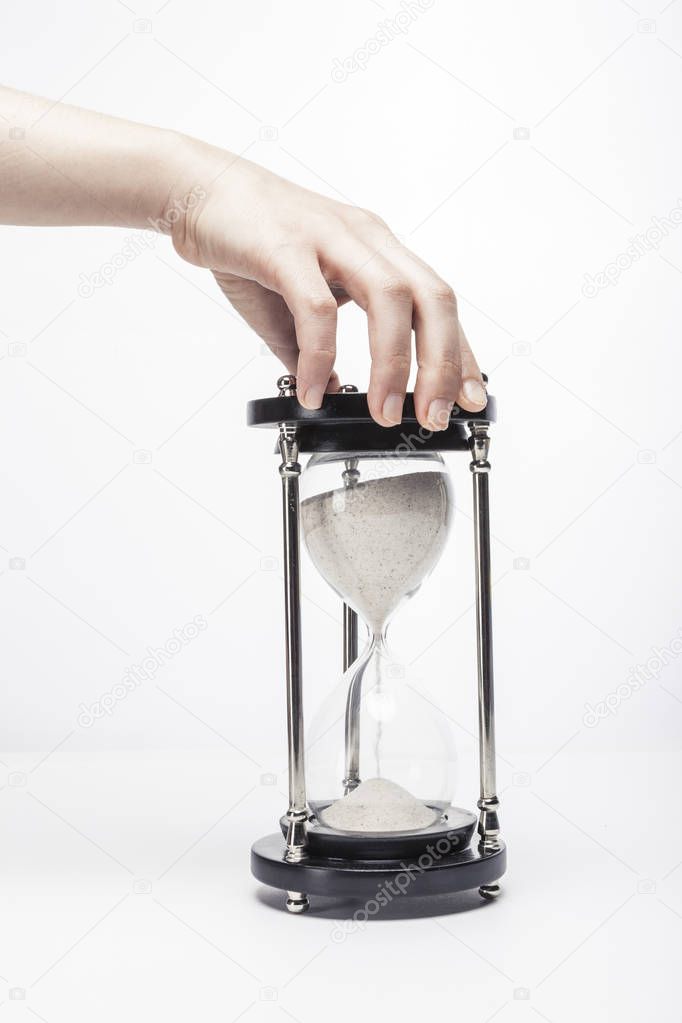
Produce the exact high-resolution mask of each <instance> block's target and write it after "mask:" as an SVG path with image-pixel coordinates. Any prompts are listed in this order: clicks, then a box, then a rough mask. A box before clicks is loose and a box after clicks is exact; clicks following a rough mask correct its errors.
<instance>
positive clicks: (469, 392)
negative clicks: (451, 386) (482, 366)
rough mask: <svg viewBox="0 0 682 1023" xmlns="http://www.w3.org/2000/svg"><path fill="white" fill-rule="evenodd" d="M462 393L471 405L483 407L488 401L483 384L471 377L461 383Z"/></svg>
mask: <svg viewBox="0 0 682 1023" xmlns="http://www.w3.org/2000/svg"><path fill="white" fill-rule="evenodd" d="M462 394H463V395H464V397H465V398H466V400H467V401H470V402H471V404H472V405H480V406H481V407H483V405H485V404H487V402H488V395H487V394H486V390H485V387H484V386H483V384H479V382H478V380H474V379H473V378H471V377H469V378H468V379H467V380H465V381H464V383H463V384H462Z"/></svg>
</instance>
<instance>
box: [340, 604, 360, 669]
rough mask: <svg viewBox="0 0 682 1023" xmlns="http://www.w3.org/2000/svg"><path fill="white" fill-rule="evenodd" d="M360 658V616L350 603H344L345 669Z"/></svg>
mask: <svg viewBox="0 0 682 1023" xmlns="http://www.w3.org/2000/svg"><path fill="white" fill-rule="evenodd" d="M357 659H358V616H357V614H356V613H355V611H354V610H353V608H352V607H348V604H344V605H343V670H344V672H346V671H348V669H349V668H350V666H351V664H352V663H353V661H357Z"/></svg>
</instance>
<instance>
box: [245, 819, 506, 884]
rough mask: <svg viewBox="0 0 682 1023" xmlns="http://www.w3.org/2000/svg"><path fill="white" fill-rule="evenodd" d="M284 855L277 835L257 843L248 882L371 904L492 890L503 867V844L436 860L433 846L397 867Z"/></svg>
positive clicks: (376, 862)
mask: <svg viewBox="0 0 682 1023" xmlns="http://www.w3.org/2000/svg"><path fill="white" fill-rule="evenodd" d="M441 848H444V847H443V846H442V847H441ZM285 852H286V847H285V844H284V841H283V839H282V836H281V835H279V834H275V835H267V836H266V837H265V838H259V839H258V841H257V842H255V843H254V845H253V847H252V849H251V872H252V874H253V876H254V877H255V878H257V879H258V880H259V881H262V883H263V884H267V885H270V886H271V887H272V888H280V889H282V890H283V891H290V892H302V893H305V894H306V895H325V896H342V897H344V896H345V897H347V898H357V899H373V898H375V897H376V896H377V893H380V892H382V891H383V892H384V893H388V894H389V895H390V896H391V897H396V896H406V897H417V896H424V895H449V894H452V893H454V892H463V891H467V890H468V889H471V888H481V887H482V886H486V885H491V884H494V882H495V881H498V880H499V879H500V878H501V877H502V875H503V874H504V872H505V869H506V866H507V850H506V847H505V845H504V843H501V844H500V848H499V849H497V850H495V851H494V852H488V853H485V854H483V853H481V852H480V851H479V850H478V848H477V847H476V846H474V847H472V848H469V849H465V850H463V851H462V852H456V853H447V854H445V855H441V854H440V853H439V851H438V848H437V846H435V845H434V846H432V847H431V851H427V852H424V853H422V854H421V856H418V857H413V858H412V857H408V858H406V859H404V860H401V861H399V860H357V859H353V860H350V859H332V858H331V857H324V856H310V857H309V858H308V859H307V860H303V861H302V862H299V863H288V862H287V861H286V859H285ZM481 894H484V893H481Z"/></svg>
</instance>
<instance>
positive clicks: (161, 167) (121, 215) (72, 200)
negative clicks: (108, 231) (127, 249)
mask: <svg viewBox="0 0 682 1023" xmlns="http://www.w3.org/2000/svg"><path fill="white" fill-rule="evenodd" d="M3 119H4V124H5V127H6V132H5V133H4V134H5V141H3V142H2V143H1V144H0V223H3V224H23V225H51V226H55V225H87V224H90V225H111V226H118V227H149V226H150V218H151V219H152V220H153V221H155V222H158V221H159V220H160V219H161V218H162V216H163V213H164V210H165V208H166V205H167V202H168V198H169V195H170V193H171V191H172V189H173V187H174V183H175V181H176V180H177V179H178V177H179V176H180V175H181V173H182V163H183V151H184V149H185V147H186V143H189V140H183V137H182V136H179V135H176V134H175V133H173V132H168V131H164V130H162V129H160V128H152V127H148V126H145V125H141V124H135V123H132V122H130V121H124V120H121V119H120V118H116V117H108V116H105V115H103V114H98V113H94V112H91V111H88V110H80V109H78V108H77V107H71V106H68V105H66V104H63V103H60V104H57V105H55V104H53V103H52V102H50V101H49V100H45V99H41V98H39V97H36V96H30V95H27V94H26V93H22V92H16V91H15V90H13V89H7V88H3V87H0V120H3ZM8 135H9V137H8Z"/></svg>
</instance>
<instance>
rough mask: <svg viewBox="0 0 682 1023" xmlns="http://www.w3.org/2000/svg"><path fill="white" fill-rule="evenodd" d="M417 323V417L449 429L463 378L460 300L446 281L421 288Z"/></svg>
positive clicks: (433, 426)
mask: <svg viewBox="0 0 682 1023" xmlns="http://www.w3.org/2000/svg"><path fill="white" fill-rule="evenodd" d="M414 325H415V336H416V347H417V364H418V366H419V372H418V373H417V380H416V382H415V385H414V407H415V412H416V413H417V419H418V420H419V422H420V423H422V425H424V426H426V427H427V428H428V429H429V430H445V429H446V427H447V425H448V423H449V422H450V413H451V412H452V408H453V405H454V404H455V402H456V400H457V396H458V395H459V391H460V386H461V381H462V362H461V356H460V349H459V322H458V320H457V301H456V299H455V295H454V292H453V291H452V289H451V288H450V287H448V286H447V285H446V284H442V283H439V284H434V283H430V284H429V286H424V287H422V288H420V289H419V290H418V295H417V299H416V303H415V324H414Z"/></svg>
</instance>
